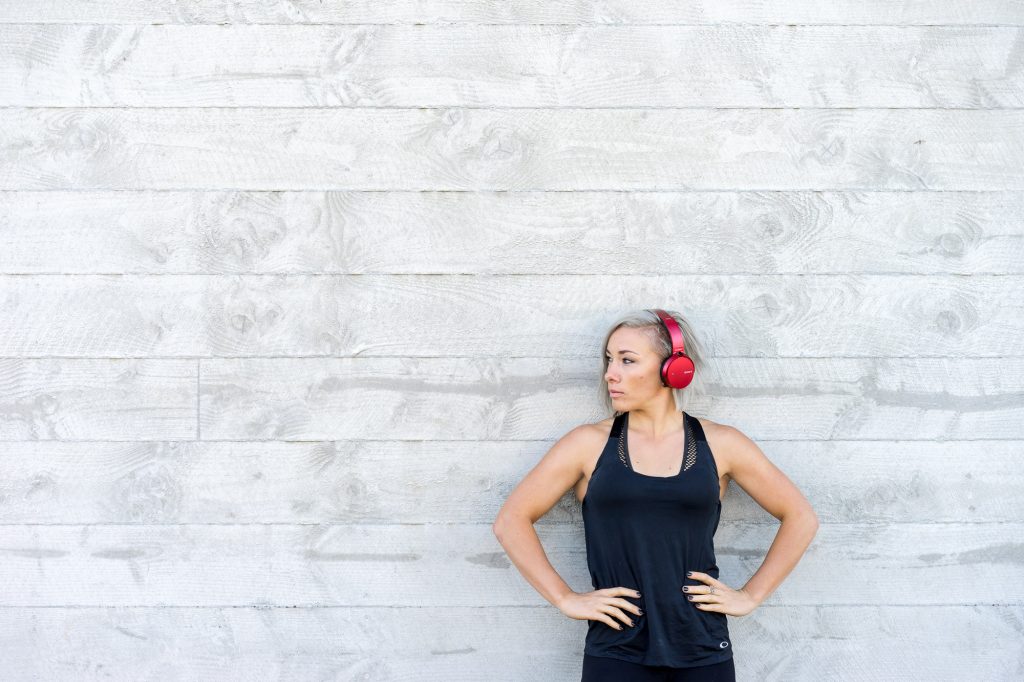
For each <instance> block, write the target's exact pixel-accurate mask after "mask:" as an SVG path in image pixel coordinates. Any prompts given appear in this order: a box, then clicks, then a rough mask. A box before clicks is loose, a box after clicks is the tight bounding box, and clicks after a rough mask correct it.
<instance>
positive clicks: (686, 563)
mask: <svg viewBox="0 0 1024 682" xmlns="http://www.w3.org/2000/svg"><path fill="white" fill-rule="evenodd" d="M604 346H605V357H604V364H603V370H604V375H603V377H602V382H601V391H602V397H603V398H604V402H605V405H606V406H607V407H608V408H609V410H610V411H614V412H615V416H614V417H611V418H608V419H605V420H603V421H601V422H598V423H596V424H584V425H581V426H578V427H576V428H574V429H573V430H572V431H570V432H569V433H567V434H566V435H565V436H563V437H562V438H561V439H560V440H559V441H558V442H556V443H555V444H554V445H553V446H552V448H551V449H550V450H549V451H548V453H547V454H546V455H545V456H544V457H543V458H542V459H541V461H540V462H539V463H538V464H537V465H536V466H535V467H534V468H533V469H532V470H531V471H530V472H529V473H528V474H527V475H526V477H525V478H524V479H523V480H522V482H520V483H519V485H518V486H517V487H516V488H515V490H513V491H512V493H511V494H510V495H509V497H508V499H507V500H506V501H505V504H504V505H503V506H502V508H501V511H500V512H499V514H498V517H497V519H496V520H495V522H494V533H495V535H496V536H497V537H498V540H499V542H501V544H502V546H503V547H504V548H505V551H506V552H507V553H508V555H509V558H510V559H511V561H512V563H513V564H515V566H516V568H517V569H519V571H520V572H521V573H522V574H523V577H525V578H526V580H527V581H528V582H529V583H530V584H531V585H532V586H533V587H534V588H535V589H536V590H537V591H538V592H540V594H541V595H542V596H543V597H544V598H545V599H547V600H548V601H549V602H551V603H552V604H553V605H555V606H556V607H558V609H559V610H561V611H562V613H564V614H565V615H567V616H569V617H570V618H575V619H578V620H587V621H589V623H588V630H587V637H586V644H585V647H584V656H583V675H582V682H600V681H603V680H617V681H621V680H629V681H631V682H643V681H644V680H702V681H703V680H715V681H730V682H731V681H732V680H735V668H734V666H733V648H732V640H731V639H730V637H729V631H728V625H727V623H726V616H727V615H729V616H744V615H746V614H748V613H750V612H751V611H753V610H754V609H755V608H757V606H758V605H759V604H760V603H761V602H762V601H764V599H765V598H767V597H768V595H769V594H771V593H772V592H773V591H774V590H775V589H776V588H777V587H778V586H779V584H780V583H781V582H782V581H783V580H784V579H785V577H786V576H787V575H789V573H790V572H791V571H792V570H793V568H794V567H795V566H796V564H797V562H798V561H799V560H800V557H801V556H802V555H803V553H804V551H805V550H806V549H807V546H808V545H809V544H810V542H811V540H812V538H813V537H814V535H815V533H816V532H817V529H818V519H817V516H816V514H815V513H814V510H813V509H812V508H811V506H810V504H809V503H808V502H807V500H806V499H805V498H804V496H803V495H802V494H801V493H800V491H799V490H798V489H797V488H796V486H794V485H793V483H792V482H791V481H790V480H789V479H788V478H787V477H786V475H785V474H783V473H782V472H781V471H780V470H779V469H778V468H776V467H775V466H774V465H773V464H772V463H771V462H770V461H769V460H768V458H767V457H766V456H765V455H764V453H763V452H761V450H760V448H758V446H757V445H755V444H754V442H753V441H751V440H750V439H749V438H747V437H746V436H745V435H743V434H742V433H741V432H740V431H739V430H737V429H735V428H733V427H731V426H728V425H726V424H718V423H716V422H713V421H711V420H708V419H699V418H696V417H693V416H691V415H690V414H688V413H687V412H686V411H685V410H684V408H685V406H686V404H687V398H688V397H689V393H690V391H692V390H693V388H692V387H690V385H691V382H692V380H693V378H694V377H695V376H699V374H700V371H701V370H702V369H703V360H702V356H703V353H702V351H701V349H700V347H699V345H698V344H697V341H696V338H695V336H694V334H693V332H692V330H691V328H690V325H689V324H688V323H687V322H686V320H685V319H684V318H683V317H682V316H681V315H679V314H678V313H675V312H672V311H664V310H645V311H643V312H642V313H640V314H635V315H629V316H627V317H624V318H622V319H620V320H619V321H617V322H616V323H615V324H613V325H612V327H611V329H610V330H609V332H608V334H607V335H606V336H605V343H604ZM684 389H687V390H684ZM729 479H732V480H734V481H736V483H737V484H738V485H739V486H740V487H741V488H743V490H745V491H746V492H747V493H748V494H749V495H750V496H751V497H752V498H753V499H754V500H755V501H756V502H757V503H758V504H760V505H761V506H762V507H764V509H765V510H766V511H768V513H770V514H772V515H773V516H775V517H776V518H778V519H779V520H781V521H782V525H781V527H780V528H779V531H778V534H777V535H776V538H775V541H774V542H773V543H772V545H771V547H770V549H769V550H768V553H767V555H766V556H765V559H764V561H763V563H762V564H761V566H760V568H758V570H757V571H756V572H755V573H754V575H753V576H751V578H750V579H749V580H748V581H747V583H746V584H745V585H744V586H743V587H742V588H739V589H733V588H731V587H730V586H729V585H727V584H725V583H724V582H722V581H721V580H719V579H718V566H717V564H716V560H715V554H714V543H713V536H714V533H715V531H716V530H717V529H718V520H719V516H720V514H721V507H722V505H721V498H722V496H723V495H724V493H725V490H726V487H727V485H728V482H729ZM569 488H574V489H575V493H576V496H577V498H578V499H579V500H581V501H582V504H583V507H582V509H583V522H584V529H585V537H586V545H587V565H588V568H589V570H590V575H591V580H592V583H593V587H594V588H595V589H594V590H593V591H590V592H581V593H577V592H574V591H573V590H572V589H571V588H570V587H569V585H568V584H566V582H565V581H564V580H562V578H561V577H560V576H559V575H558V573H557V572H556V571H555V570H554V568H553V567H552V566H551V564H550V562H549V561H548V559H547V556H546V555H545V553H544V550H543V548H542V546H541V544H540V540H539V538H538V536H537V533H536V531H535V530H534V527H533V524H534V523H536V521H537V519H539V518H541V517H542V516H544V514H546V513H547V512H548V511H549V510H550V509H551V508H552V507H553V506H554V505H555V504H556V503H557V502H558V501H559V500H560V499H561V498H562V496H563V495H564V494H565V493H566V491H567V490H568V489H569Z"/></svg>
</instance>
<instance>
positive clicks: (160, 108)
mask: <svg viewBox="0 0 1024 682" xmlns="http://www.w3.org/2000/svg"><path fill="white" fill-rule="evenodd" d="M69 109H81V110H83V111H85V110H88V111H99V110H104V109H105V110H108V111H131V110H138V111H169V110H175V109H189V110H202V109H225V110H242V109H249V110H262V111H278V110H283V111H298V110H310V111H367V110H373V109H379V110H382V111H420V110H423V111H433V110H437V111H447V110H450V109H459V110H462V109H464V110H467V111H1021V110H1024V107H626V106H620V107H562V106H544V107H536V106H534V107H516V106H505V105H502V106H478V105H471V104H449V105H436V104H434V105H424V106H387V105H365V106H329V107H326V106H253V105H247V106H221V105H211V106H193V105H189V106H183V105H166V106H152V107H142V106H134V105H128V104H126V105H122V106H88V105H74V106H46V107H23V106H13V105H0V111H4V110H8V111H33V110H39V111H44V110H46V111H64V110H69Z"/></svg>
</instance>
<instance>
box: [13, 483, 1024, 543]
mask: <svg viewBox="0 0 1024 682" xmlns="http://www.w3.org/2000/svg"><path fill="white" fill-rule="evenodd" d="M566 493H568V490H567V491H566ZM725 503H726V500H723V505H725ZM493 523H494V522H493V521H482V522H479V523H470V522H453V523H440V522H438V523H430V522H426V523H401V522H387V523H335V522H331V521H321V522H316V521H310V522H306V523H303V522H292V521H268V522H266V523H260V522H256V521H250V522H245V523H117V522H104V523H0V528H2V527H8V528H132V527H134V528H186V527H195V526H199V527H202V526H217V527H221V528H232V527H238V528H242V527H246V526H259V527H262V526H281V527H289V526H291V527H296V528H300V527H302V528H305V527H320V526H324V527H326V526H329V527H331V528H401V527H408V528H421V527H422V528H428V527H431V526H444V527H450V526H459V527H463V528H471V527H474V526H478V527H481V528H484V527H490V526H492V525H493ZM781 523H782V522H781V521H768V522H765V523H758V522H754V521H730V522H727V523H726V524H724V525H728V526H730V527H733V528H735V527H741V528H774V527H776V526H778V525H780V524H781ZM536 525H539V526H540V527H541V528H548V529H555V528H558V527H563V528H575V527H577V526H579V527H581V528H582V525H581V524H576V523H566V522H563V521H560V522H547V523H538V524H536ZM1022 525H1024V524H1022V523H1021V522H1019V521H928V522H927V523H924V522H909V523H899V522H893V521H876V522H873V523H869V522H864V521H822V522H821V523H820V526H821V527H822V528H826V527H847V526H848V527H863V528H908V527H911V526H924V527H928V528H932V527H935V526H1017V527H1020V526H1022ZM3 553H4V552H2V551H0V554H3ZM719 553H723V552H722V550H721V549H719Z"/></svg>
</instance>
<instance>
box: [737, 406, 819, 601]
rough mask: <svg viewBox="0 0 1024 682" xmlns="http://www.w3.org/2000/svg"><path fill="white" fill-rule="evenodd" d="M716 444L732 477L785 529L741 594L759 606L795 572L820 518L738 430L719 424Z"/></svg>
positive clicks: (788, 481) (800, 494) (816, 529)
mask: <svg viewBox="0 0 1024 682" xmlns="http://www.w3.org/2000/svg"><path fill="white" fill-rule="evenodd" d="M717 431H719V433H720V434H721V435H720V436H719V437H718V439H717V440H718V441H719V442H720V443H722V445H723V446H724V447H723V448H722V452H723V453H724V455H725V459H726V461H727V467H728V471H729V475H730V476H731V477H732V478H733V480H735V481H736V483H737V484H738V485H739V486H740V487H741V488H743V490H745V491H746V492H747V494H748V495H750V496H751V497H752V498H753V499H754V500H755V501H756V502H757V503H758V504H759V505H761V506H762V507H763V508H764V510H765V511H767V512H768V513H769V514H771V515H772V516H774V517H775V518H777V519H779V520H780V521H781V522H782V526H781V527H780V528H779V531H778V533H777V534H776V535H775V540H774V541H773V542H772V545H771V547H769V549H768V553H767V554H766V555H765V558H764V561H763V562H762V564H761V566H760V568H758V569H757V571H756V572H755V573H754V575H752V576H751V577H750V579H749V580H748V581H747V584H746V585H744V586H743V588H742V591H744V592H746V593H747V594H749V595H750V596H751V597H752V598H753V599H754V600H755V601H757V603H758V604H760V603H761V602H763V601H764V600H765V599H767V598H768V596H769V595H770V594H771V593H772V592H774V591H775V589H776V588H777V587H778V586H779V585H780V584H782V581H783V580H785V579H786V576H788V575H789V574H790V572H791V571H792V570H793V569H794V568H795V567H796V565H797V563H798V562H799V561H800V558H801V557H802V556H803V554H804V552H805V551H806V550H807V547H808V546H809V545H810V544H811V540H812V539H813V538H814V536H815V534H816V533H817V532H818V525H819V524H818V516H817V514H815V512H814V509H812V508H811V505H810V503H809V502H808V501H807V498H805V497H804V496H803V494H802V493H801V492H800V490H799V489H797V487H796V486H795V485H794V484H793V482H792V481H790V480H789V478H787V477H786V475H785V474H784V473H782V471H780V470H779V469H778V467H776V466H775V465H774V464H772V462H771V461H770V460H769V459H768V458H767V457H766V456H765V454H764V453H763V452H762V451H761V448H759V447H758V446H757V444H755V443H754V442H753V441H752V440H750V439H749V438H747V436H745V435H744V434H743V433H741V432H740V431H739V430H737V429H735V428H733V427H731V426H727V425H721V426H720V427H719V429H717Z"/></svg>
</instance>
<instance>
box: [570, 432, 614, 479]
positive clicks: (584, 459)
mask: <svg viewBox="0 0 1024 682" xmlns="http://www.w3.org/2000/svg"><path fill="white" fill-rule="evenodd" d="M614 422H615V418H614V417H608V418H607V419H602V420H601V421H597V422H592V423H587V424H580V425H579V426H577V427H576V428H575V429H573V432H574V433H575V437H574V442H575V446H576V449H577V452H578V454H579V457H580V461H581V465H582V468H583V477H584V479H585V480H589V479H590V475H591V474H592V473H594V468H595V467H596V466H597V460H598V459H599V458H600V457H601V451H602V450H604V445H605V443H606V442H607V441H608V435H609V434H610V433H611V431H612V424H613V423H614Z"/></svg>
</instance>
